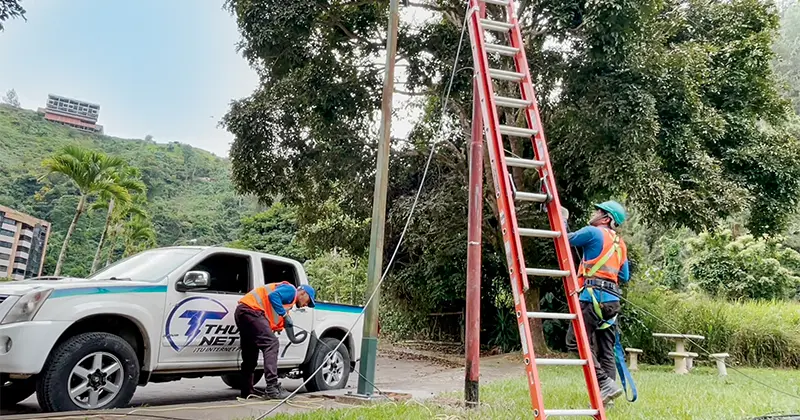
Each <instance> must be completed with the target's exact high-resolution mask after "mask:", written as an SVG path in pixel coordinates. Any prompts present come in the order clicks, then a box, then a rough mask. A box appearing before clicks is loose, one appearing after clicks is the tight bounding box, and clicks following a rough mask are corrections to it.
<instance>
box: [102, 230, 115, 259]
mask: <svg viewBox="0 0 800 420" xmlns="http://www.w3.org/2000/svg"><path fill="white" fill-rule="evenodd" d="M110 242H111V248H109V250H108V258H106V265H105V266H106V267H108V266H109V265H110V264H111V259H112V258H113V257H114V249H116V248H117V232H116V229H115V230H113V231H111V239H110Z"/></svg>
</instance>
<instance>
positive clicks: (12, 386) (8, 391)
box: [0, 373, 36, 408]
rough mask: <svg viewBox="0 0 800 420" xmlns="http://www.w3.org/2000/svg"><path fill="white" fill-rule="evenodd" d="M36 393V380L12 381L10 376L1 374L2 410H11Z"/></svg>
mask: <svg viewBox="0 0 800 420" xmlns="http://www.w3.org/2000/svg"><path fill="white" fill-rule="evenodd" d="M34 392H36V378H35V377H30V378H27V379H11V378H10V377H9V376H8V374H5V373H0V408H9V407H12V406H14V405H16V404H18V403H19V402H21V401H24V400H26V399H27V398H28V397H30V396H31V395H33V393H34Z"/></svg>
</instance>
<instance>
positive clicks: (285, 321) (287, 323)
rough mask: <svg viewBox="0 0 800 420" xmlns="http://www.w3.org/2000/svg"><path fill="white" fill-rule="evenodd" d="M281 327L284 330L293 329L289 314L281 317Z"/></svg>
mask: <svg viewBox="0 0 800 420" xmlns="http://www.w3.org/2000/svg"><path fill="white" fill-rule="evenodd" d="M283 325H284V327H286V328H292V327H294V322H293V321H292V317H290V316H289V314H286V315H284V316H283Z"/></svg>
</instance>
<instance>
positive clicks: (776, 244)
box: [687, 230, 800, 300]
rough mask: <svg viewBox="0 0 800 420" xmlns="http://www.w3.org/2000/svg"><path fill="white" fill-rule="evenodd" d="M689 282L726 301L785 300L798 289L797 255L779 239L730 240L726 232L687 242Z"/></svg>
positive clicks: (744, 237) (745, 237) (799, 265)
mask: <svg viewBox="0 0 800 420" xmlns="http://www.w3.org/2000/svg"><path fill="white" fill-rule="evenodd" d="M689 248H690V250H691V251H692V256H691V257H690V259H689V260H688V261H687V268H688V270H689V273H690V274H691V280H692V281H694V282H696V283H697V284H698V285H699V286H700V287H701V288H702V289H703V290H705V291H706V292H708V293H710V294H712V295H714V296H720V297H726V298H729V299H740V298H749V299H764V300H770V299H787V298H791V297H794V296H795V294H796V292H797V287H798V286H800V253H798V252H797V251H795V250H793V249H791V248H787V247H785V246H783V245H782V238H779V237H761V238H754V237H753V236H751V235H742V236H739V237H733V235H732V234H731V231H730V230H723V231H720V232H714V233H708V232H707V233H701V234H700V235H699V236H698V237H697V238H694V239H691V240H690V242H689Z"/></svg>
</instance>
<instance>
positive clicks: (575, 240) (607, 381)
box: [562, 201, 630, 403]
mask: <svg viewBox="0 0 800 420" xmlns="http://www.w3.org/2000/svg"><path fill="white" fill-rule="evenodd" d="M565 213H566V214H568V212H566V210H565V209H562V214H565ZM625 218H626V215H625V208H624V207H622V205H621V204H619V203H617V202H616V201H606V202H604V203H600V204H596V205H595V212H594V214H593V215H592V218H591V219H590V220H589V226H586V227H584V228H582V229H580V230H578V231H577V232H572V233H570V234H569V235H568V237H569V244H570V245H571V246H574V247H576V248H578V249H579V250H580V251H581V254H582V255H583V259H582V261H581V263H580V267H579V268H578V281H579V284H580V287H581V292H580V295H579V298H578V300H580V303H581V313H582V314H583V322H584V324H585V325H586V333H587V336H588V338H589V344H590V346H591V348H592V356H593V358H594V366H595V372H596V374H597V381H598V383H599V384H600V394H601V396H602V398H603V402H604V403H608V402H610V401H612V400H613V399H615V398H617V397H619V396H620V395H622V394H623V392H624V390H623V389H622V388H620V387H619V386H618V385H617V383H616V379H617V365H616V360H615V348H614V347H615V344H616V340H617V338H618V335H617V325H616V318H617V314H619V312H620V303H619V300H620V299H619V297H620V296H621V290H620V287H619V286H620V282H627V281H628V280H629V279H630V271H629V264H628V250H627V247H626V246H625V241H623V240H622V238H621V237H620V236H619V235H618V234H617V232H616V229H617V227H619V225H621V224H622V223H623V222H624V221H625ZM564 219H565V220H566V218H564ZM565 223H566V222H565ZM567 348H568V349H569V350H572V351H574V350H575V349H576V342H575V332H574V330H573V329H572V324H571V323H570V326H569V330H568V331H567ZM623 385H624V379H623Z"/></svg>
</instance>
